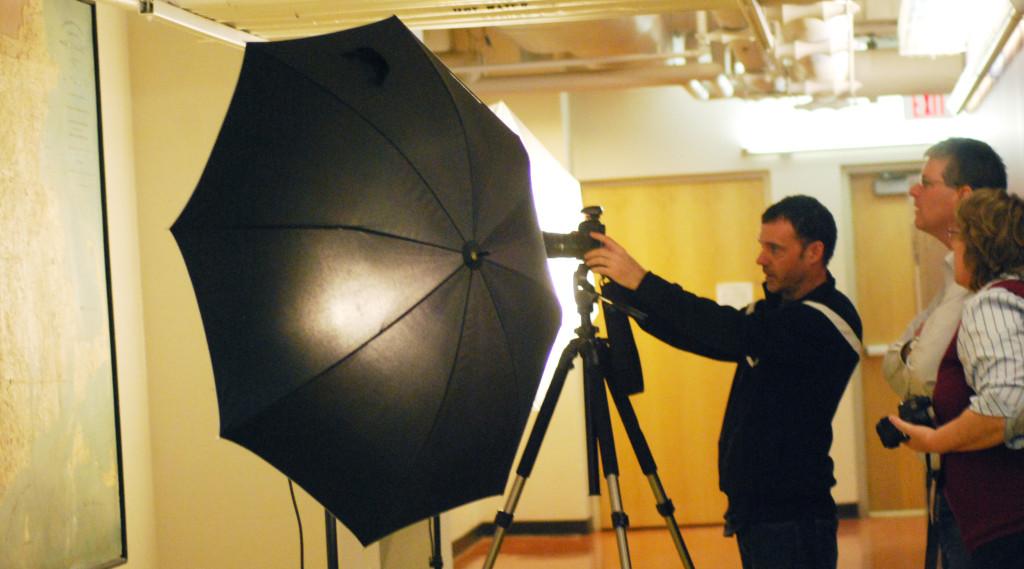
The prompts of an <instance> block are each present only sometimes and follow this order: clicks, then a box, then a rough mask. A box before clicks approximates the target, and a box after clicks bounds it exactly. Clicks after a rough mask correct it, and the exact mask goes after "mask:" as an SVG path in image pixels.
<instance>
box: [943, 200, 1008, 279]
mask: <svg viewBox="0 0 1024 569" xmlns="http://www.w3.org/2000/svg"><path fill="white" fill-rule="evenodd" d="M956 224H957V227H958V228H959V229H960V239H961V240H962V241H963V243H964V263H965V264H966V266H967V267H969V269H970V271H971V283H970V288H971V290H978V289H980V288H981V287H983V286H985V284H986V283H988V282H990V281H992V280H995V279H996V278H998V277H999V275H1002V274H1003V273H1008V272H1015V273H1021V272H1024V200H1022V199H1021V198H1020V197H1018V196H1015V195H1013V194H1011V193H1009V192H1005V191H1000V190H993V189H989V188H985V189H980V190H975V191H974V192H972V193H971V195H970V196H969V197H968V198H967V199H965V200H964V201H962V202H960V206H959V207H958V208H957V210H956Z"/></svg>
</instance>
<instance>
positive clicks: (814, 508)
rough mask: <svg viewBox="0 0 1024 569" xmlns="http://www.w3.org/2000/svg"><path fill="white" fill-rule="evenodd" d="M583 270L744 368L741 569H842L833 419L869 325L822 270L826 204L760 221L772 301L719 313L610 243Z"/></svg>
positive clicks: (690, 343)
mask: <svg viewBox="0 0 1024 569" xmlns="http://www.w3.org/2000/svg"><path fill="white" fill-rule="evenodd" d="M591 236H592V237H593V238H595V239H597V240H598V241H600V242H601V243H602V244H603V247H600V248H598V249H594V250H592V251H589V252H588V253H587V254H586V256H585V261H586V263H587V265H588V266H589V267H590V268H591V270H593V271H594V272H595V273H598V274H601V275H604V276H606V277H608V278H610V279H612V280H613V281H614V282H615V283H617V284H618V285H620V286H621V287H622V288H624V289H626V293H625V294H626V295H627V296H628V300H629V301H631V303H633V304H634V305H635V306H636V307H637V308H639V309H640V310H643V311H645V312H647V313H648V314H649V317H648V318H647V319H646V321H645V322H644V323H642V324H641V326H642V327H643V328H644V329H645V330H646V331H647V332H649V333H651V334H652V335H654V336H655V337H657V338H659V339H661V340H662V341H664V342H666V343H668V344H670V345H672V346H675V347H677V348H679V349H682V350H686V351H688V352H692V353H695V354H699V355H703V356H706V357H710V358H714V359H717V360H725V361H733V362H736V363H737V364H738V365H737V368H736V374H735V376H734V377H733V383H732V390H731V392H730V394H729V402H728V405H727V407H726V411H725V419H724V421H723V423H722V432H721V436H720V438H719V442H718V469H719V487H720V488H721V489H722V492H724V493H725V494H726V496H728V498H729V510H728V511H727V512H726V514H725V519H726V531H727V533H728V534H732V533H735V535H736V537H737V545H738V546H739V550H740V557H741V558H742V560H743V567H744V569H775V568H779V569H783V568H784V569H796V568H814V569H818V568H829V569H834V568H835V567H836V562H837V555H838V551H837V547H836V528H837V525H838V522H837V517H836V505H835V502H834V500H833V499H832V495H831V487H832V486H834V485H835V478H834V477H833V464H832V459H831V458H830V457H829V454H828V453H829V448H830V447H831V445H832V417H833V416H834V415H835V411H836V407H837V406H838V405H839V399H840V397H842V394H843V391H844V390H845V388H846V384H847V383H848V382H849V379H850V374H851V373H852V372H853V370H854V368H855V367H856V365H857V362H858V361H859V360H860V350H861V346H860V339H861V323H860V318H859V317H858V316H857V311H856V309H855V308H854V306H853V304H852V303H851V302H850V300H849V299H847V298H846V296H844V295H843V294H842V293H841V292H839V291H838V290H836V288H835V279H833V278H832V275H831V273H829V271H828V269H827V268H826V267H827V265H828V262H829V259H831V257H832V252H833V250H834V249H835V243H836V225H835V221H834V219H833V218H832V214H831V213H829V211H828V210H827V209H825V207H824V206H822V205H821V204H820V203H818V201H817V200H815V199H814V198H811V197H807V196H792V197H788V198H785V199H783V200H782V201H780V202H778V203H776V204H775V205H773V206H771V207H769V208H768V209H767V210H766V211H765V212H764V214H763V215H762V217H761V234H760V237H759V239H758V241H759V242H760V244H761V253H760V255H758V257H757V264H759V265H761V267H762V269H763V271H764V274H765V282H764V290H765V299H764V300H761V301H758V302H756V303H754V304H752V305H751V306H749V307H747V308H746V309H745V310H736V309H735V308H732V307H728V306H720V305H718V304H717V303H715V302H714V301H712V300H709V299H706V298H701V297H699V296H697V295H695V294H693V293H690V292H687V291H686V290H684V289H683V288H681V287H680V286H679V285H675V284H671V283H669V282H667V281H665V280H664V279H662V278H661V277H659V276H657V275H655V274H654V273H651V272H648V271H647V270H645V269H644V268H643V267H641V266H640V264H639V263H637V262H636V261H635V260H634V259H633V258H632V257H630V255H629V253H628V252H627V251H626V250H625V249H623V248H622V246H621V245H619V244H618V243H616V242H615V241H614V240H613V239H611V238H610V237H607V236H605V235H601V234H598V233H592V234H591Z"/></svg>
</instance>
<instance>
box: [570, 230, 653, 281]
mask: <svg viewBox="0 0 1024 569" xmlns="http://www.w3.org/2000/svg"><path fill="white" fill-rule="evenodd" d="M590 236H591V237H593V238H594V239H596V240H598V241H600V242H601V245H602V246H601V247H598V248H596V249H591V250H590V251H587V252H586V254H584V255H583V261H584V262H585V263H586V264H587V266H588V267H590V270H592V271H594V272H595V273H597V274H599V275H604V276H606V277H608V278H610V279H612V280H613V281H615V282H617V283H619V284H620V285H622V286H624V287H626V288H628V289H629V290H636V289H637V287H639V286H640V281H642V280H644V275H646V274H647V270H646V269H644V268H643V267H641V266H640V263H637V262H636V261H635V260H634V259H633V257H630V256H629V253H627V252H626V250H625V249H623V248H622V245H619V244H618V243H616V242H615V240H614V239H612V238H611V237H608V236H607V235H605V234H603V233H596V232H591V233H590Z"/></svg>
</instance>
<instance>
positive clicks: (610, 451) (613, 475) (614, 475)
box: [484, 264, 694, 569]
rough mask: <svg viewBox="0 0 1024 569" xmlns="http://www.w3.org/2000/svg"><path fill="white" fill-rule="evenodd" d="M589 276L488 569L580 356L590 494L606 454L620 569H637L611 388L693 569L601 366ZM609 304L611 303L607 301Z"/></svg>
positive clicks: (579, 275)
mask: <svg viewBox="0 0 1024 569" xmlns="http://www.w3.org/2000/svg"><path fill="white" fill-rule="evenodd" d="M587 272H588V268H587V266H586V265H585V264H580V266H579V268H577V269H576V273H575V275H574V292H575V297H576V309H577V312H578V313H579V316H580V327H579V328H577V329H576V338H574V339H573V340H571V341H570V342H569V344H568V345H567V346H566V347H565V349H564V350H562V354H561V356H560V357H559V360H558V365H557V367H556V368H555V372H554V376H553V377H552V380H551V385H550V387H548V391H547V393H546V394H545V395H544V402H543V403H542V404H541V408H540V412H539V413H538V415H537V420H536V422H534V425H533V429H532V430H531V431H530V437H529V439H528V440H527V443H526V448H525V449H524V450H523V455H522V457H521V458H520V460H519V466H518V467H517V469H516V478H515V481H514V482H513V484H512V489H511V490H510V491H509V495H508V498H507V500H506V502H505V508H504V509H503V510H499V511H498V513H497V515H496V516H495V519H494V524H495V531H494V539H493V541H492V542H491V548H490V551H489V552H488V553H487V558H486V559H485V560H484V569H492V568H493V567H494V563H495V561H496V560H497V557H498V552H499V550H500V549H501V544H502V541H503V540H504V538H505V533H506V532H507V531H508V528H509V527H510V526H511V525H512V520H513V514H514V513H515V509H516V506H517V505H518V503H519V498H520V496H521V495H522V492H523V487H524V486H525V484H526V479H527V478H528V477H529V476H530V473H531V472H532V471H533V466H534V463H535V462H536V460H537V454H538V453H539V451H540V445H541V443H542V442H543V440H544V435H545V433H546V432H547V429H548V426H549V425H550V423H551V417H552V415H553V414H554V411H555V405H556V403H557V402H558V397H559V396H560V394H561V392H562V388H563V387H564V385H565V379H566V376H567V375H568V373H569V370H570V369H572V367H573V361H574V360H575V359H576V356H580V358H581V359H582V360H583V387H584V407H585V409H584V411H585V415H586V426H587V435H586V436H587V473H588V482H589V490H590V495H592V496H595V495H598V494H599V493H600V485H599V481H598V474H597V469H598V466H597V458H596V453H597V452H598V451H599V452H600V453H601V466H602V468H603V470H604V476H605V480H606V482H607V485H608V498H609V503H610V504H611V510H612V511H611V519H612V527H614V528H615V538H616V544H617V546H618V551H619V566H620V567H621V569H630V568H631V567H632V563H631V561H630V557H629V542H628V540H627V538H626V528H627V527H629V518H628V516H627V515H626V513H625V511H624V510H623V506H622V496H621V494H620V491H619V481H618V476H619V467H618V461H617V458H616V455H615V442H614V439H613V437H612V429H611V419H610V413H609V409H608V400H607V393H606V391H605V387H606V386H607V389H608V392H610V393H611V396H612V400H613V401H614V403H615V407H616V409H617V410H618V412H619V418H620V419H622V424H623V426H624V427H625V429H626V433H627V434H628V436H629V441H630V444H631V446H632V447H633V453H634V454H635V455H636V458H637V460H638V461H639V463H640V467H641V470H642V471H643V473H644V475H646V476H647V480H648V482H649V483H650V486H651V490H652V492H653V493H654V498H655V501H656V503H657V508H658V513H660V514H661V516H662V518H664V520H665V524H666V525H667V526H668V529H669V533H670V535H671V536H672V541H673V543H674V544H675V546H676V551H677V552H678V553H679V558H680V560H681V561H682V563H683V566H684V567H685V568H686V569H694V566H693V561H692V560H691V558H690V554H689V552H688V551H687V549H686V544H685V543H684V542H683V536H682V533H681V532H680V531H679V525H678V524H677V523H676V520H675V517H674V513H675V506H674V505H673V504H672V501H671V500H669V499H668V497H667V496H666V495H665V490H664V487H663V486H662V484H661V479H660V478H659V477H658V472H657V470H658V468H657V465H656V464H655V462H654V456H653V455H652V454H651V450H650V447H649V446H648V445H647V440H646V439H645V438H644V435H643V432H642V431H641V429H640V423H639V421H638V419H637V417H636V413H635V412H634V411H633V406H632V404H631V403H630V401H629V395H628V394H627V393H626V392H625V389H624V388H623V386H622V385H621V384H620V383H617V382H615V381H612V380H610V378H609V377H608V374H607V370H608V369H610V368H609V367H607V365H604V364H607V363H608V362H602V361H601V358H602V356H603V357H607V354H608V353H609V351H610V350H609V344H608V340H604V339H601V338H597V337H596V332H597V329H596V328H595V327H594V325H593V324H592V323H591V321H590V314H591V312H592V311H593V308H594V302H595V301H596V300H597V299H598V298H599V295H598V294H597V292H596V291H595V290H594V287H593V286H591V285H590V283H589V282H587ZM605 301H606V302H610V301H608V300H607V299H605ZM611 304H612V305H613V306H614V307H615V308H616V309H618V310H622V311H623V312H626V313H629V314H631V315H634V316H636V315H637V312H636V311H635V310H634V309H631V308H628V307H625V306H622V305H621V303H611Z"/></svg>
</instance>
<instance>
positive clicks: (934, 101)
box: [903, 95, 949, 119]
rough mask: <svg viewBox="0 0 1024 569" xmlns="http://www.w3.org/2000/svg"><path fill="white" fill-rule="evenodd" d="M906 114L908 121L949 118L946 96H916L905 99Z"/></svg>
mask: <svg viewBox="0 0 1024 569" xmlns="http://www.w3.org/2000/svg"><path fill="white" fill-rule="evenodd" d="M903 109H904V114H905V115H906V117H907V118H908V119H926V118H932V117H947V116H949V113H948V112H947V111H946V96H945V95H914V96H911V97H903Z"/></svg>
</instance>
